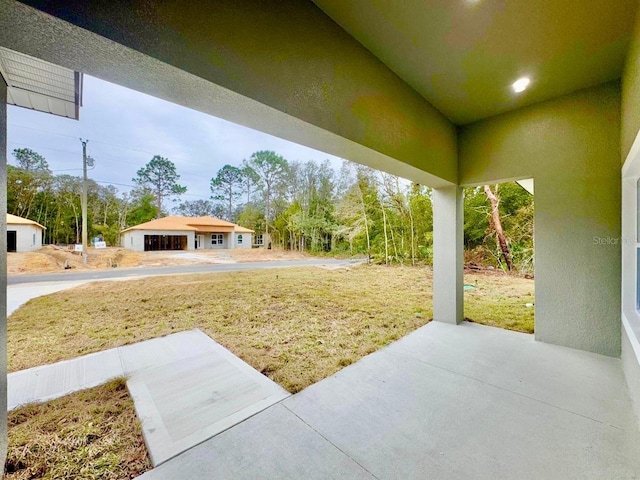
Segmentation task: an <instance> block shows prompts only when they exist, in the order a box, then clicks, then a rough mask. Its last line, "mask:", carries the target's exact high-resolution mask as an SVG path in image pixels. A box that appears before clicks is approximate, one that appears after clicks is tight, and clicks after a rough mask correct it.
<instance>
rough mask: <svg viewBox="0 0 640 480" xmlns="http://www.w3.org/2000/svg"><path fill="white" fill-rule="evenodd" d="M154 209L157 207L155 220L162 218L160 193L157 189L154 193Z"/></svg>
mask: <svg viewBox="0 0 640 480" xmlns="http://www.w3.org/2000/svg"><path fill="white" fill-rule="evenodd" d="M156 207H158V213H157V214H156V218H160V217H162V192H161V191H160V189H158V191H157V193H156Z"/></svg>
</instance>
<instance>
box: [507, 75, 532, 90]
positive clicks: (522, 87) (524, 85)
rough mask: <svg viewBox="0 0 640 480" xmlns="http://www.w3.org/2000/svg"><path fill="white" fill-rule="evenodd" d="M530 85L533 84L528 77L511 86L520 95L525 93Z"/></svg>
mask: <svg viewBox="0 0 640 480" xmlns="http://www.w3.org/2000/svg"><path fill="white" fill-rule="evenodd" d="M529 83H531V80H529V79H528V78H527V77H522V78H519V79H518V80H516V81H515V82H513V85H511V86H512V87H513V91H514V92H516V93H520V92H524V91H525V90H526V89H527V87H528V86H529Z"/></svg>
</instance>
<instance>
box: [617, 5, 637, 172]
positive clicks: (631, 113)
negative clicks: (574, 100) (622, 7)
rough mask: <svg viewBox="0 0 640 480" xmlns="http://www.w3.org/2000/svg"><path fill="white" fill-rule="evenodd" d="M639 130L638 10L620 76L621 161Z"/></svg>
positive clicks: (625, 156)
mask: <svg viewBox="0 0 640 480" xmlns="http://www.w3.org/2000/svg"><path fill="white" fill-rule="evenodd" d="M639 129H640V8H639V9H638V13H637V15H636V26H635V30H634V34H633V39H632V41H631V45H630V47H629V52H628V53H627V61H626V64H625V67H624V72H623V74H622V145H621V153H622V161H623V162H624V160H625V159H626V158H627V155H628V154H629V150H631V145H633V141H634V140H635V138H636V135H637V134H638V130H639Z"/></svg>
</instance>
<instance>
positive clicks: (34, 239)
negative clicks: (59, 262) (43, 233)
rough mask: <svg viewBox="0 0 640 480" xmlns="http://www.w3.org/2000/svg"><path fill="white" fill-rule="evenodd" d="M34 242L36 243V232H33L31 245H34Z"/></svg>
mask: <svg viewBox="0 0 640 480" xmlns="http://www.w3.org/2000/svg"><path fill="white" fill-rule="evenodd" d="M35 244H36V234H35V233H34V234H33V243H32V245H35Z"/></svg>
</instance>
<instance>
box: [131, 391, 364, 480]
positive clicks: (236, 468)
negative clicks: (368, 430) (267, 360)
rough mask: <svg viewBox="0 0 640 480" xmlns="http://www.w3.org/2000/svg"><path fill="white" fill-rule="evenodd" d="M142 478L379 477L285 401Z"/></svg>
mask: <svg viewBox="0 0 640 480" xmlns="http://www.w3.org/2000/svg"><path fill="white" fill-rule="evenodd" d="M138 478H139V479H140V480H156V479H163V480H165V479H166V480H169V479H170V480H176V479H182V478H185V479H187V478H188V479H212V478H215V479H218V478H228V479H237V480H244V479H246V480H254V479H258V478H260V479H304V480H343V479H353V480H360V479H361V480H373V479H375V477H374V476H372V475H371V474H370V473H368V472H367V471H366V470H365V469H364V468H362V467H361V466H360V465H358V464H357V463H356V462H355V461H354V460H353V459H351V458H349V456H348V455H345V454H344V453H343V452H341V451H340V450H339V449H337V448H336V447H335V446H334V445H332V444H331V443H330V442H328V441H327V440H325V439H324V438H322V436H320V435H318V434H317V433H316V432H315V431H314V430H313V429H312V428H311V427H309V426H308V425H307V424H305V423H304V422H303V421H301V420H300V419H299V418H298V417H296V416H295V415H293V414H292V413H291V412H290V411H289V410H287V409H286V408H284V407H282V406H281V404H278V405H274V406H273V407H270V408H268V409H267V410H265V411H263V412H262V413H259V414H258V415H255V416H254V417H251V418H250V419H249V420H247V421H245V422H243V423H240V424H238V425H236V426H235V427H233V428H231V429H229V430H227V431H225V432H223V433H221V434H220V435H217V436H216V437H213V438H212V439H210V440H208V441H207V442H205V443H203V444H200V445H198V446H197V447H194V448H192V449H191V450H189V451H187V452H185V453H183V454H182V455H180V456H179V457H176V458H174V459H173V460H170V461H168V462H166V463H164V464H162V465H161V466H160V467H157V468H154V469H153V470H150V471H149V472H147V473H145V474H144V475H142V476H140V477H138Z"/></svg>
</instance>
